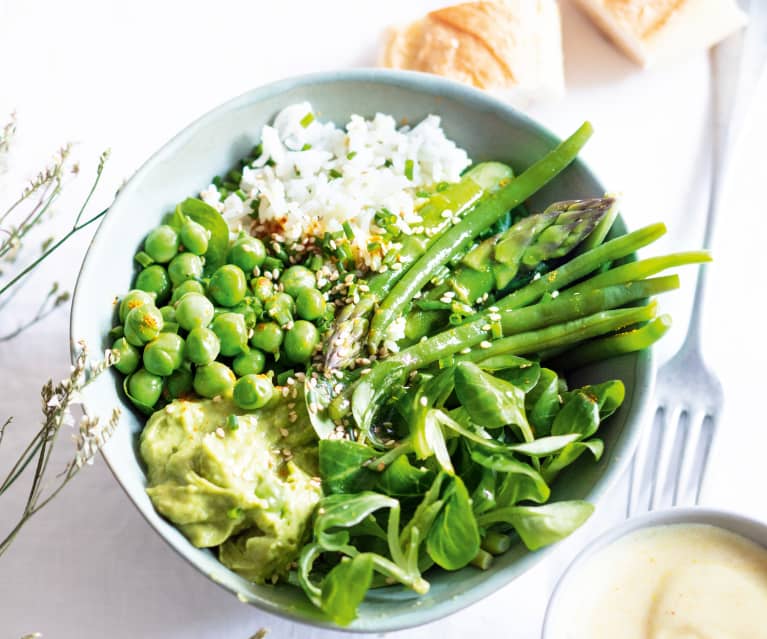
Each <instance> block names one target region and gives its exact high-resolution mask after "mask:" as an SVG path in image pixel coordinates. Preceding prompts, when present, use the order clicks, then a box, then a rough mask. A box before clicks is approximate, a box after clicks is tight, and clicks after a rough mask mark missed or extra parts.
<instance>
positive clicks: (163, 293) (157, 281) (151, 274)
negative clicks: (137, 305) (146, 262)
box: [136, 264, 170, 304]
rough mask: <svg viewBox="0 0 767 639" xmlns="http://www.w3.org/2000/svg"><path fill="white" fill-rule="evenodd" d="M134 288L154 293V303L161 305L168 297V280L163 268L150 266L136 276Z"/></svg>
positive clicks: (155, 265) (157, 265) (156, 265)
mask: <svg viewBox="0 0 767 639" xmlns="http://www.w3.org/2000/svg"><path fill="white" fill-rule="evenodd" d="M136 288H138V289H141V290H142V291H146V292H147V293H154V296H155V301H156V302H157V303H158V304H162V303H163V302H164V301H165V300H166V299H168V297H169V296H170V280H169V279H168V272H167V271H166V270H165V267H164V266H160V265H159V264H152V266H147V267H146V268H145V269H144V270H142V271H141V272H140V273H139V274H138V275H137V276H136Z"/></svg>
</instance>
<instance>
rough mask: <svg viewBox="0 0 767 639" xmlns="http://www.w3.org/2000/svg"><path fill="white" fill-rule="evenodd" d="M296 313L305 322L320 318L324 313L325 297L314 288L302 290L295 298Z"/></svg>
mask: <svg viewBox="0 0 767 639" xmlns="http://www.w3.org/2000/svg"><path fill="white" fill-rule="evenodd" d="M296 312H297V313H298V316H299V317H300V318H301V319H305V320H315V319H317V318H318V317H321V316H322V315H323V313H324V312H325V297H324V296H323V294H322V293H320V291H318V290H317V289H316V288H302V289H301V290H300V291H299V292H298V295H297V296H296Z"/></svg>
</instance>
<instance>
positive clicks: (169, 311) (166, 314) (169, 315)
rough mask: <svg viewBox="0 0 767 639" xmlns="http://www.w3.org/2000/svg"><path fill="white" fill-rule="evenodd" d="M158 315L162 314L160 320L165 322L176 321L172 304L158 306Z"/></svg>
mask: <svg viewBox="0 0 767 639" xmlns="http://www.w3.org/2000/svg"><path fill="white" fill-rule="evenodd" d="M160 315H162V321H163V322H165V323H166V324H167V323H168V322H175V321H176V309H175V308H174V307H173V306H163V307H161V308H160Z"/></svg>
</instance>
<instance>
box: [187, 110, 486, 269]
mask: <svg viewBox="0 0 767 639" xmlns="http://www.w3.org/2000/svg"><path fill="white" fill-rule="evenodd" d="M310 120H311V121H310ZM261 144H262V148H263V153H262V155H261V156H260V157H259V158H257V159H256V160H255V161H254V162H253V163H252V164H251V165H250V166H246V167H245V168H244V169H243V171H242V181H241V183H240V188H241V190H242V191H243V193H244V194H245V195H246V199H245V201H243V200H242V199H240V197H238V196H237V195H235V194H231V195H229V196H228V197H227V198H226V200H224V201H223V202H221V201H220V196H219V193H218V191H217V189H216V188H215V186H213V185H211V186H210V187H209V188H208V189H206V190H205V191H203V192H202V194H201V197H202V199H203V200H205V201H206V202H208V203H209V204H211V205H213V206H215V207H216V208H217V209H218V210H219V211H221V212H222V214H223V215H224V217H225V218H226V219H227V221H228V222H229V224H230V226H232V228H238V227H244V228H249V226H250V225H251V224H252V222H253V220H252V219H251V218H250V217H248V215H249V214H251V213H253V212H254V211H256V212H257V219H258V221H259V222H260V223H269V224H270V225H272V224H274V225H277V228H278V229H279V231H280V235H282V236H283V237H284V238H285V240H286V241H287V242H288V243H292V242H296V241H298V240H300V239H302V238H305V237H307V236H309V235H314V236H317V237H322V236H323V235H324V234H325V232H330V233H334V232H338V231H342V230H343V223H344V222H347V223H348V225H349V226H350V227H351V229H352V231H353V234H354V238H353V239H352V240H351V244H352V250H353V251H354V253H355V257H356V258H357V259H358V260H359V261H360V262H362V263H365V264H367V265H368V266H373V267H375V266H376V263H377V262H379V260H380V251H378V252H376V253H375V254H371V253H369V252H368V244H369V243H370V242H379V243H381V244H382V245H383V249H384V250H385V249H387V248H389V247H387V246H386V243H385V242H382V241H381V238H380V236H379V235H378V233H379V232H380V229H379V228H378V227H377V226H376V225H375V223H374V216H375V213H376V212H377V211H380V210H381V209H387V210H388V211H390V212H391V213H394V214H396V216H397V225H398V227H399V229H400V230H401V231H403V232H404V233H410V232H411V230H412V228H413V227H417V226H418V224H419V223H420V217H419V216H418V213H417V209H418V206H419V204H420V203H422V201H423V200H421V199H420V198H419V197H418V195H417V193H418V192H419V191H421V190H423V189H424V188H426V187H430V186H433V185H435V184H438V183H440V182H457V181H458V180H459V179H460V174H461V172H462V171H463V170H464V169H465V168H466V167H467V166H468V165H469V164H470V163H471V162H470V160H469V157H468V155H467V153H466V151H464V150H463V149H461V148H458V147H457V146H456V144H455V143H454V142H453V141H451V140H449V139H448V138H447V137H446V136H445V133H444V131H443V130H442V128H441V126H440V119H439V117H437V116H435V115H429V116H427V117H426V118H424V119H423V120H422V121H421V122H420V123H418V124H417V125H416V126H414V127H412V128H411V127H409V126H402V127H400V128H397V123H396V122H395V120H394V118H393V117H392V116H390V115H385V114H382V113H378V114H376V116H375V117H374V118H372V119H370V120H366V119H364V118H363V117H361V116H359V115H353V116H352V117H351V119H350V120H349V122H348V123H347V124H346V126H345V127H344V129H340V128H338V127H336V126H335V125H334V124H333V123H331V122H320V121H319V120H318V119H317V118H316V117H315V116H314V111H313V109H312V106H311V104H309V103H308V102H302V103H300V104H294V105H291V106H289V107H286V108H285V109H283V110H282V111H281V112H280V113H279V114H278V115H277V117H276V118H275V120H274V124H273V125H272V126H269V125H266V126H264V127H263V129H262V131H261ZM411 163H412V164H411ZM408 169H411V170H412V179H410V178H409V177H408V176H407V175H406V173H408V172H409V171H408Z"/></svg>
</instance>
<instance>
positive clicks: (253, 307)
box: [227, 297, 264, 328]
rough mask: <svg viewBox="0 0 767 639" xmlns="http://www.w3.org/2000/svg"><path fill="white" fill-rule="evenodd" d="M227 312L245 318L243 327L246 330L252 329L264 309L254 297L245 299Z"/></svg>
mask: <svg viewBox="0 0 767 639" xmlns="http://www.w3.org/2000/svg"><path fill="white" fill-rule="evenodd" d="M227 310H228V311H230V312H232V313H239V314H240V315H242V316H243V317H244V318H245V325H246V326H247V327H248V328H253V327H254V326H255V325H256V322H258V318H259V317H260V316H261V313H262V312H263V310H264V309H263V307H262V306H261V302H259V301H258V300H257V299H256V298H255V297H246V298H245V299H244V300H243V301H242V302H240V303H239V304H237V305H236V306H233V307H232V308H230V309H227Z"/></svg>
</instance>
